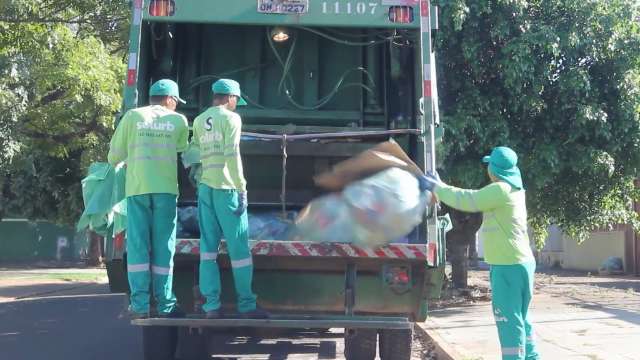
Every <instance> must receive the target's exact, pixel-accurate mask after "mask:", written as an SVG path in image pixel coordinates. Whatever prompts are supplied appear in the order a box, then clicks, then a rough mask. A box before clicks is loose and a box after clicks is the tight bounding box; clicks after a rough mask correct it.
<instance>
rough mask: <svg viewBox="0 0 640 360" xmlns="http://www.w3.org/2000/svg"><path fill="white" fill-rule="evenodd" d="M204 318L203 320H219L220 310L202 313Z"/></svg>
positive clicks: (220, 316)
mask: <svg viewBox="0 0 640 360" xmlns="http://www.w3.org/2000/svg"><path fill="white" fill-rule="evenodd" d="M204 318H205V319H220V318H222V314H221V313H220V310H217V309H216V310H209V311H207V312H205V313H204Z"/></svg>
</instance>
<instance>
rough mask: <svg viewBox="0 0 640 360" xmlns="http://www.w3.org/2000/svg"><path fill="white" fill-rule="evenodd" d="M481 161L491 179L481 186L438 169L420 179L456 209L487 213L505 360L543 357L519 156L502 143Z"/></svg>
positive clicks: (485, 233) (487, 247)
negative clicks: (462, 185)
mask: <svg viewBox="0 0 640 360" xmlns="http://www.w3.org/2000/svg"><path fill="white" fill-rule="evenodd" d="M482 161H483V162H485V163H488V165H489V166H488V175H489V178H490V179H491V184H489V185H487V186H485V187H484V188H482V189H480V190H467V189H459V188H456V187H453V186H449V185H446V184H444V183H443V182H442V181H441V180H440V178H439V177H438V175H437V173H435V174H427V175H426V176H424V177H423V178H421V179H420V183H421V186H422V188H423V189H424V190H430V191H432V192H433V193H434V194H435V195H436V196H437V198H438V199H439V200H440V201H442V202H443V203H445V204H447V205H448V206H450V207H452V208H455V209H458V210H462V211H468V212H482V213H483V222H482V227H481V228H480V231H481V232H482V238H483V241H484V254H485V260H486V262H487V263H489V264H490V265H491V273H490V282H491V291H492V294H493V297H492V306H493V314H494V318H495V321H496V325H497V327H498V336H499V338H500V345H501V348H502V359H504V360H512V359H527V360H531V359H538V358H539V355H538V353H537V352H536V349H535V343H534V339H533V329H532V327H531V320H530V317H529V303H530V302H531V296H532V294H533V274H534V271H535V266H536V264H535V259H534V257H533V253H532V251H531V247H530V246H529V236H528V233H527V207H526V204H525V190H524V187H523V185H522V178H521V174H520V169H519V168H518V166H517V165H518V156H517V155H516V153H515V152H514V151H513V150H511V149H510V148H508V147H504V146H500V147H496V148H494V149H493V151H492V152H491V155H488V156H485V157H484V158H483V159H482Z"/></svg>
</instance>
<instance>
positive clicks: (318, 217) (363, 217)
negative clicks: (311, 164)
mask: <svg viewBox="0 0 640 360" xmlns="http://www.w3.org/2000/svg"><path fill="white" fill-rule="evenodd" d="M430 202H431V194H430V193H428V192H424V193H421V192H420V189H419V187H418V180H417V179H416V178H415V176H414V175H412V174H411V173H409V172H407V171H405V170H402V169H399V168H395V167H393V168H389V169H387V170H383V171H381V172H379V173H377V174H375V175H373V176H370V177H368V178H365V179H363V180H359V181H355V182H352V183H350V184H349V185H348V186H347V187H345V189H344V190H343V192H342V193H341V194H331V195H327V196H324V197H321V198H318V199H316V200H314V201H312V202H311V203H310V204H309V205H308V206H307V207H306V208H305V209H303V210H302V212H301V214H300V216H299V217H298V219H297V221H296V227H297V229H296V233H297V235H298V236H299V237H300V238H301V239H304V240H308V241H318V242H343V243H353V244H356V245H361V246H366V247H371V248H377V247H380V246H384V245H386V244H388V243H390V242H393V241H394V240H397V239H400V238H402V237H404V236H406V235H407V234H409V233H410V232H411V231H412V230H413V229H414V228H415V227H416V226H417V225H418V224H420V222H421V221H422V216H423V214H424V211H425V210H426V207H427V204H428V203H430Z"/></svg>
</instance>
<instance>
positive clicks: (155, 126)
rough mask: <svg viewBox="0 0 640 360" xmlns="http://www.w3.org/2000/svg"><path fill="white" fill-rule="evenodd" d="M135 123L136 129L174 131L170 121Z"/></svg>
mask: <svg viewBox="0 0 640 360" xmlns="http://www.w3.org/2000/svg"><path fill="white" fill-rule="evenodd" d="M136 125H137V127H138V130H159V131H174V130H175V129H176V127H175V125H173V124H172V123H170V122H165V123H145V122H139V123H137V124H136Z"/></svg>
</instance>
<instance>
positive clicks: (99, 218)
mask: <svg viewBox="0 0 640 360" xmlns="http://www.w3.org/2000/svg"><path fill="white" fill-rule="evenodd" d="M125 178H126V169H125V167H124V164H120V165H118V166H116V167H113V166H111V165H109V164H108V163H104V162H97V163H93V164H91V166H90V167H89V173H88V174H87V177H85V178H84V179H82V198H83V201H84V211H83V213H82V215H81V216H80V220H79V221H78V225H77V227H76V228H77V230H78V231H81V230H84V229H90V230H92V231H94V232H96V233H97V234H98V235H101V236H106V235H107V234H108V230H109V228H110V227H112V226H113V233H114V234H118V233H120V232H122V231H124V230H125V229H126V216H127V205H126V196H125Z"/></svg>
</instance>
